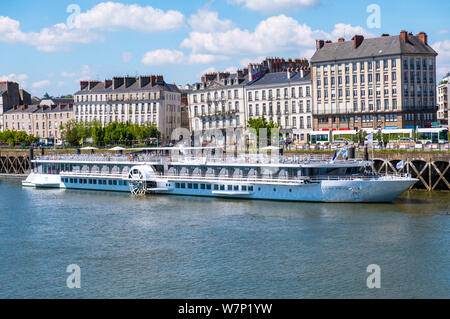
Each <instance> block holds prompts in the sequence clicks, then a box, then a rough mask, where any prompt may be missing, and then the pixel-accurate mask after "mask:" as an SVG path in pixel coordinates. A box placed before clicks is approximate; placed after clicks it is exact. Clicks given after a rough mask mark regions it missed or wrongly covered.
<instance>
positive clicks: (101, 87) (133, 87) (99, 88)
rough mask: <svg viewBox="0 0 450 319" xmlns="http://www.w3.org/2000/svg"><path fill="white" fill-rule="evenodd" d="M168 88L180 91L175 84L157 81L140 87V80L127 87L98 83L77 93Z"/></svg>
mask: <svg viewBox="0 0 450 319" xmlns="http://www.w3.org/2000/svg"><path fill="white" fill-rule="evenodd" d="M164 89H165V90H168V91H170V92H176V93H178V92H179V90H178V87H177V86H176V85H173V84H167V83H165V82H164V83H156V84H155V85H154V86H151V84H150V83H148V84H147V85H145V86H144V87H142V88H140V87H139V83H138V81H136V82H134V83H133V84H131V85H130V86H129V87H127V88H125V83H124V84H122V85H121V86H119V87H118V88H116V89H115V90H113V88H112V85H111V86H110V87H108V88H106V89H105V84H104V82H100V83H97V84H96V85H95V86H94V87H93V88H92V89H90V90H88V89H87V88H86V89H84V90H80V91H78V92H76V93H75V94H86V93H128V92H140V91H144V92H149V91H152V92H156V91H160V90H164Z"/></svg>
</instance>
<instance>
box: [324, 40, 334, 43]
mask: <svg viewBox="0 0 450 319" xmlns="http://www.w3.org/2000/svg"><path fill="white" fill-rule="evenodd" d="M325 43H326V44H330V43H333V41H331V40H327V41H325Z"/></svg>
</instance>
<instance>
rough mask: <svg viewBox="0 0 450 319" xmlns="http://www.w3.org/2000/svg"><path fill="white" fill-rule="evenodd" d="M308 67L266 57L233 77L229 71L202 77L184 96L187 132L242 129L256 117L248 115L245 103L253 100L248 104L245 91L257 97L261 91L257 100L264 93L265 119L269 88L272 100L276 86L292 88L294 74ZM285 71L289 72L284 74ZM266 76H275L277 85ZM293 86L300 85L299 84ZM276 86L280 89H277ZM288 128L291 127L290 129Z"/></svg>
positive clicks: (304, 64)
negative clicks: (290, 75)
mask: <svg viewBox="0 0 450 319" xmlns="http://www.w3.org/2000/svg"><path fill="white" fill-rule="evenodd" d="M308 68H309V66H308V61H307V60H300V59H296V60H291V59H289V60H285V59H281V58H266V59H265V60H264V61H262V62H261V63H256V64H253V63H252V64H249V66H248V68H244V69H242V70H238V71H237V72H236V73H233V74H230V73H229V72H214V73H209V74H205V75H203V76H202V81H201V83H196V84H194V85H192V86H191V89H190V91H189V93H188V103H189V119H190V125H191V132H195V131H208V130H215V129H220V130H222V131H224V132H225V130H226V129H228V128H233V129H237V128H241V129H245V128H246V127H247V121H248V119H249V118H251V117H254V116H256V113H252V114H255V115H251V116H250V115H249V111H250V110H249V105H250V104H249V103H250V102H252V103H253V101H249V99H248V97H249V95H248V92H247V91H248V90H250V91H254V90H256V91H258V93H257V94H259V92H260V91H261V99H262V98H263V95H262V94H263V93H262V92H263V91H264V94H266V93H267V96H266V95H265V98H266V100H265V102H264V103H267V105H266V107H267V109H266V110H267V116H266V117H267V118H269V116H270V115H269V113H268V112H269V103H270V101H269V100H268V94H269V87H270V89H271V90H272V89H273V90H274V93H273V94H274V98H275V94H276V93H275V92H276V90H277V88H276V87H277V85H278V86H279V85H280V84H281V83H282V82H284V84H282V85H287V86H289V85H293V84H292V83H293V82H295V80H296V79H294V78H295V77H296V76H297V75H298V73H299V71H300V70H307V69H308ZM287 70H289V71H290V73H287ZM269 74H278V77H279V79H281V82H280V81H279V80H275V78H277V76H272V75H269ZM280 74H281V75H280ZM288 74H292V77H293V79H292V81H284V80H287V77H288ZM299 81H300V79H299ZM301 81H303V80H301ZM289 83H291V84H289ZM297 84H299V85H300V83H297ZM265 85H266V86H267V90H263V88H265ZM279 87H280V89H281V86H279ZM290 89H291V88H290V87H289V90H290ZM283 92H284V87H283ZM251 94H253V93H251ZM289 94H291V93H289ZM261 101H262V100H261ZM274 101H275V100H274ZM272 103H273V102H272ZM289 103H291V102H289ZM252 105H253V104H252ZM262 107H263V105H262V104H261V112H259V114H260V116H261V115H263V113H262ZM305 108H306V105H305ZM273 112H275V113H273V114H272V116H274V118H275V121H277V120H278V118H277V117H276V109H275V108H274V109H273ZM289 127H290V128H291V126H289Z"/></svg>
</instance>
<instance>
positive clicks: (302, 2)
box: [228, 0, 320, 13]
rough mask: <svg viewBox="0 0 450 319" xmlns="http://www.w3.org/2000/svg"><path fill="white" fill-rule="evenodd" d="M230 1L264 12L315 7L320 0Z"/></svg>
mask: <svg viewBox="0 0 450 319" xmlns="http://www.w3.org/2000/svg"><path fill="white" fill-rule="evenodd" d="M228 2H229V3H233V4H243V5H244V7H246V8H247V9H250V10H254V11H259V12H262V13H272V12H281V11H285V10H293V9H299V8H310V7H314V6H316V5H318V4H319V3H320V0H228Z"/></svg>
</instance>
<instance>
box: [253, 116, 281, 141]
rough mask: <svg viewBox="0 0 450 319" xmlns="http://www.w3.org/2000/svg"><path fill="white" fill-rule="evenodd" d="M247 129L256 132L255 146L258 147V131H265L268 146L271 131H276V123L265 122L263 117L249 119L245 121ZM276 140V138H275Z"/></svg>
mask: <svg viewBox="0 0 450 319" xmlns="http://www.w3.org/2000/svg"><path fill="white" fill-rule="evenodd" d="M247 125H248V127H251V128H253V129H255V130H256V138H257V141H258V142H257V144H258V146H259V133H260V132H259V130H260V129H267V138H268V145H270V144H271V136H272V129H278V128H279V127H278V125H277V123H275V122H274V121H270V122H267V120H266V118H265V117H264V116H261V117H258V118H253V119H249V120H248V121H247ZM277 139H278V136H277Z"/></svg>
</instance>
